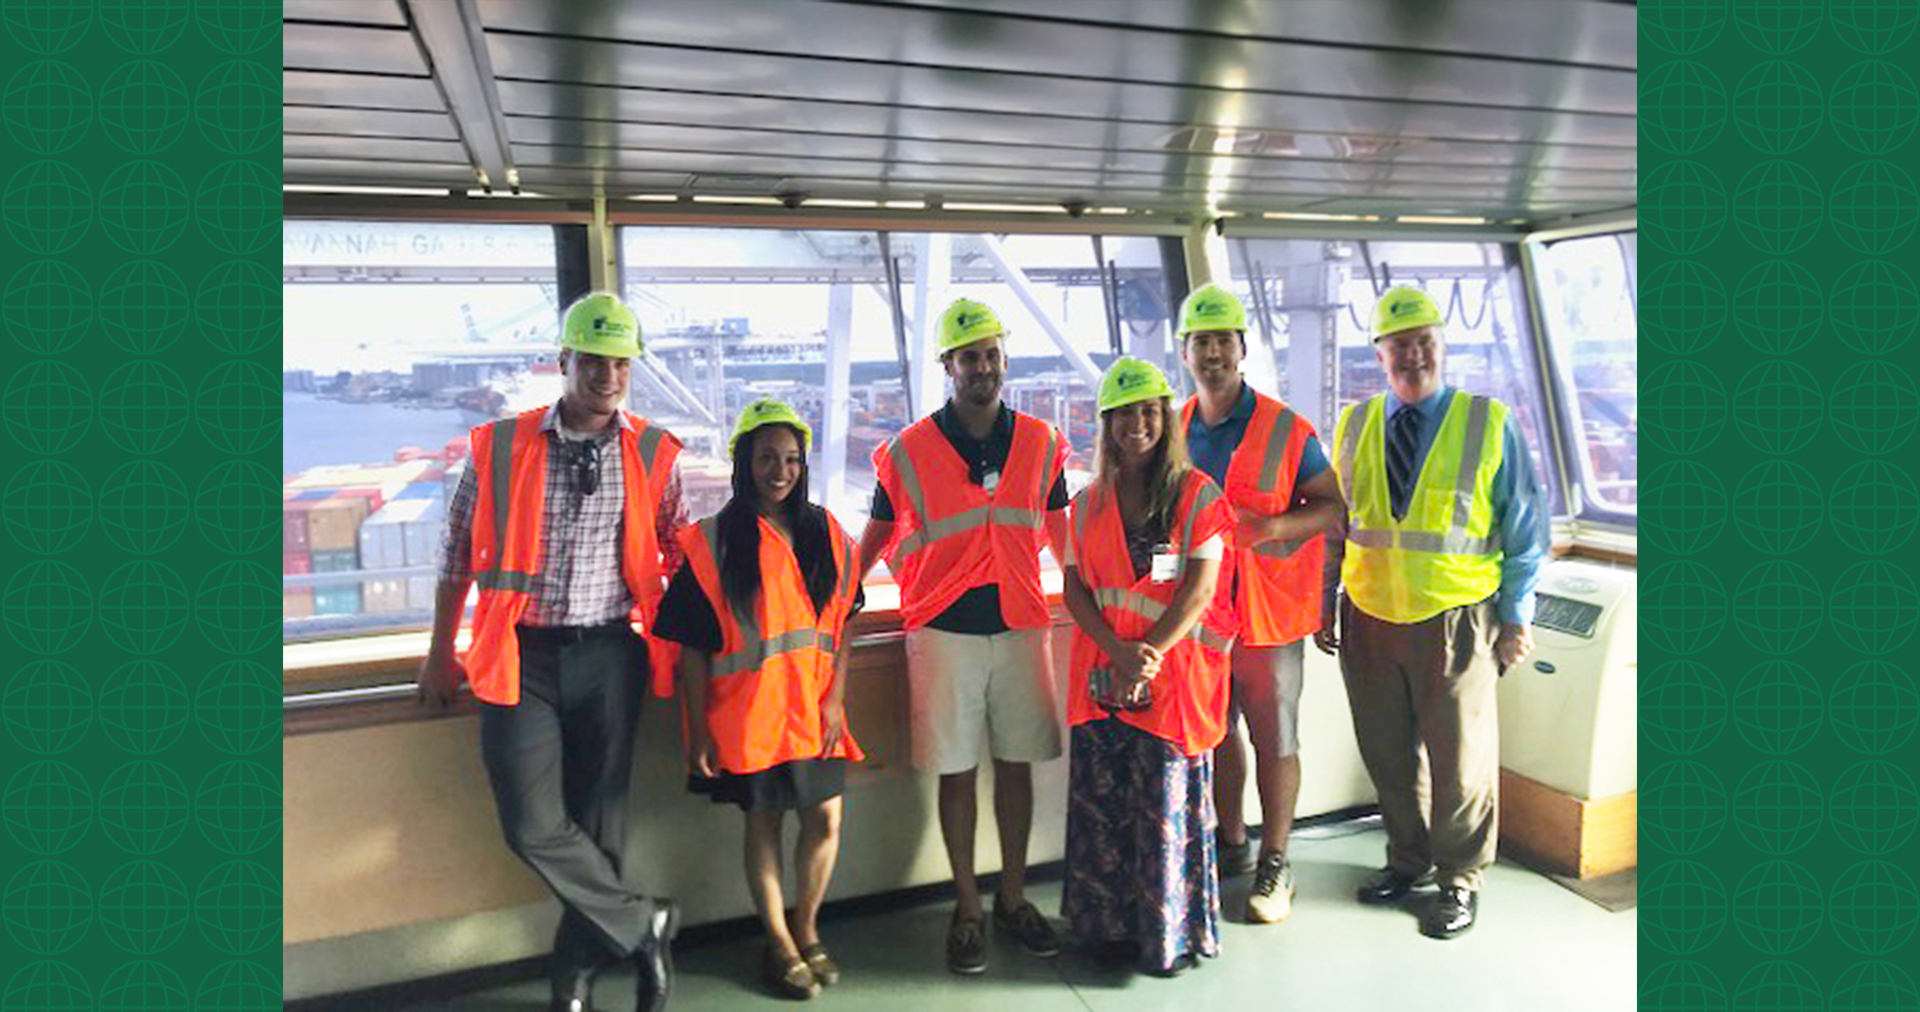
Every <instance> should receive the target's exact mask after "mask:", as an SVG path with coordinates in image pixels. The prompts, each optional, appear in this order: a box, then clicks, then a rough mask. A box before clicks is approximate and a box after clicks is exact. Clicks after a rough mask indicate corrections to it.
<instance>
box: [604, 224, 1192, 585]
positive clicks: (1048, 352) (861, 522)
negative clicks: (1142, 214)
mask: <svg viewBox="0 0 1920 1012" xmlns="http://www.w3.org/2000/svg"><path fill="white" fill-rule="evenodd" d="M619 250H620V256H621V273H620V284H621V289H622V292H623V294H624V296H625V297H626V298H627V299H628V300H629V301H630V302H631V304H632V305H633V306H634V307H635V309H636V311H637V312H638V313H639V315H640V320H641V326H642V328H643V330H644V331H645V332H646V334H647V348H648V360H647V362H646V363H645V366H646V368H645V369H644V371H636V373H635V377H636V378H635V382H634V395H633V396H634V403H635V409H636V410H638V411H639V412H641V413H642V414H645V415H647V416H649V417H652V418H655V419H658V420H660V421H661V422H662V423H663V424H665V425H666V426H667V427H668V428H670V429H672V430H673V431H674V432H675V433H676V434H677V435H679V436H680V437H681V439H682V441H683V442H685V444H686V446H687V449H686V451H685V452H684V453H683V455H682V457H681V460H682V462H683V476H684V480H685V482H686V487H687V497H688V506H689V510H690V512H691V514H692V515H693V516H694V517H695V518H698V517H702V516H705V515H708V514H711V513H713V512H715V511H717V510H719V508H720V507H721V506H722V505H724V504H725V502H726V499H727V496H728V495H729V476H730V474H731V464H730V463H729V460H728V456H727V451H726V444H725V440H726V437H727V435H728V434H730V433H731V431H732V424H733V420H734V418H735V417H736V416H737V415H738V413H739V411H740V410H741V409H742V408H743V407H745V406H746V404H747V403H748V402H749V401H751V400H753V399H755V398H758V397H777V398H779V399H781V400H784V401H786V402H788V403H789V404H791V405H792V406H793V407H794V408H795V409H796V410H798V411H799V412H800V414H801V416H802V417H803V418H805V419H806V420H807V422H808V424H809V425H811V426H813V427H814V439H815V443H814V452H813V454H812V456H811V458H810V461H809V464H810V471H811V475H810V488H809V493H810V494H811V496H812V498H813V499H814V501H815V502H818V503H821V504H822V505H825V506H826V507H828V508H829V509H831V510H832V511H833V513H834V515H835V516H836V517H838V518H839V520H840V522H841V524H842V525H843V526H845V527H846V529H847V530H848V531H849V532H853V533H856V534H857V532H859V531H860V529H861V528H862V527H864V526H865V524H866V522H867V518H868V513H869V509H870V506H871V503H872V498H873V486H874V473H873V466H872V463H871V462H872V458H873V452H874V450H875V449H876V448H878V447H879V446H880V445H881V444H883V443H884V442H886V441H887V440H889V439H892V438H893V437H894V436H896V435H898V434H899V433H900V431H901V430H902V429H903V428H905V427H906V426H907V425H908V424H909V423H911V422H912V421H913V420H914V419H916V418H920V417H923V416H925V415H927V414H928V413H930V412H931V411H932V410H933V409H934V408H936V407H938V406H939V405H940V404H941V403H942V402H944V401H945V399H946V396H947V381H946V378H945V374H944V372H943V371H942V369H941V366H940V362H939V358H938V354H937V349H936V348H935V346H934V338H933V336H932V330H933V328H934V326H935V325H936V324H935V322H934V321H937V320H938V318H939V316H940V313H941V311H942V310H944V309H945V308H946V306H947V304H948V303H950V302H951V301H952V300H953V299H955V298H960V297H966V298H972V299H978V300H980V301H982V302H985V303H986V304H987V305H989V306H991V307H992V308H993V309H994V311H995V312H996V313H997V314H998V315H999V316H1000V318H1001V322H1002V323H1003V324H1004V325H1005V327H1006V329H1007V333H1008V338H1007V344H1006V351H1007V355H1008V358H1009V363H1008V370H1007V377H1006V384H1005V387H1004V388H1003V397H1004V399H1005V401H1006V403H1007V404H1009V405H1011V406H1012V407H1014V408H1016V409H1018V410H1020V411H1024V412H1027V413H1028V414H1031V415H1034V416H1036V417H1038V418H1041V419H1043V420H1045V421H1047V422H1050V423H1052V424H1053V425H1055V426H1056V427H1058V428H1059V429H1060V430H1061V431H1062V432H1064V433H1065V434H1066V435H1067V439H1068V442H1069V444H1070V446H1071V448H1072V456H1071V457H1070V459H1069V461H1068V465H1067V466H1068V485H1069V490H1070V491H1077V490H1078V489H1079V488H1080V487H1081V486H1082V485H1083V484H1085V482H1086V481H1087V480H1089V479H1090V477H1091V473H1092V467H1093V439H1094V410H1093V407H1094V392H1095V388H1096V386H1097V382H1098V377H1099V374H1100V370H1102V369H1104V368H1105V367H1106V366H1107V365H1108V364H1109V363H1111V362H1112V360H1113V359H1114V358H1115V357H1116V356H1117V355H1119V354H1121V353H1123V352H1124V353H1129V354H1134V355H1139V356H1141V357H1144V358H1148V359H1150V360H1151V361H1156V362H1160V363H1162V364H1163V365H1165V366H1167V367H1168V368H1169V369H1170V370H1176V371H1177V370H1178V369H1179V368H1180V366H1179V361H1178V358H1177V357H1176V355H1175V352H1174V348H1173V342H1172V337H1171V334H1172V331H1171V328H1170V326H1169V320H1170V319H1171V316H1172V310H1171V309H1170V308H1169V305H1170V301H1171V300H1170V298H1169V294H1168V290H1167V272H1166V269H1165V263H1164V257H1163V244H1162V242H1161V240H1159V239H1157V238H1153V237H1145V236H1115V235H1103V236H1100V237H1098V238H1095V237H1093V236H1090V235H1019V234H1011V235H1003V234H966V233H950V232H929V233H917V232H888V233H880V232H874V231H864V230H833V229H814V230H795V229H771V228H738V227H736V228H692V227H666V226H660V227H655V226H644V225H635V226H626V227H622V228H621V229H620V233H619ZM922 335H925V336H924V337H923V336H922ZM1169 375H1177V372H1170V373H1169ZM1043 566H1046V567H1048V568H1051V567H1052V566H1053V560H1052V557H1051V555H1050V554H1045V555H1043ZM868 598H869V602H870V606H871V607H873V608H875V609H878V610H885V609H888V608H891V607H892V606H893V605H894V604H895V603H896V601H897V593H896V591H895V589H894V587H893V584H892V579H891V577H890V576H889V575H888V574H887V572H886V568H885V566H881V567H878V568H876V570H875V571H874V574H873V575H872V576H871V577H870V578H869V584H868Z"/></svg>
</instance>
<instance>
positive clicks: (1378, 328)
mask: <svg viewBox="0 0 1920 1012" xmlns="http://www.w3.org/2000/svg"><path fill="white" fill-rule="evenodd" d="M1444 321H1445V317H1443V316H1441V315H1440V306H1439V304H1438V303H1435V302H1434V301H1433V296H1431V295H1428V294H1427V293H1426V292H1423V291H1421V290H1420V289H1418V288H1408V287H1407V286H1405V285H1397V286H1395V287H1393V288H1389V289H1387V290H1386V291H1385V292H1384V293H1382V294H1381V296H1380V301H1379V302H1376V303H1374V304H1373V337H1374V339H1375V340H1379V339H1380V338H1383V337H1386V336H1388V335H1390V334H1398V333H1400V332H1401V331H1403V330H1412V329H1413V328H1415V327H1438V326H1439V325H1440V324H1441V323H1442V322H1444Z"/></svg>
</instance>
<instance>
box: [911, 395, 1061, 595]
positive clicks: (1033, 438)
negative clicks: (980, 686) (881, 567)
mask: <svg viewBox="0 0 1920 1012" xmlns="http://www.w3.org/2000/svg"><path fill="white" fill-rule="evenodd" d="M1066 466H1067V441H1066V440H1065V439H1064V438H1062V437H1061V435H1060V432H1059V430H1057V429H1055V428H1054V427H1053V426H1051V425H1048V424H1047V423H1045V422H1043V421H1040V420H1039V419H1037V418H1034V417H1032V416H1030V415H1024V414H1021V413H1020V412H1017V411H1016V412H1014V415H1013V446H1012V447H1011V448H1010V449H1009V450H1008V452H1007V462H1006V464H1005V466H1004V469H1003V470H1002V472H1001V474H1000V478H999V482H998V484H997V485H996V486H995V487H994V489H993V490H992V491H988V490H987V489H985V488H983V487H981V486H979V485H976V484H974V483H973V481H972V480H971V478H970V476H969V474H968V469H967V462H966V461H965V460H962V459H960V455H959V454H958V453H956V452H954V449H953V444H952V443H950V442H948V441H947V437H946V434H945V433H943V432H941V431H940V425H939V423H937V422H935V421H934V420H933V419H932V418H931V417H928V418H922V419H921V420H919V421H917V422H915V423H913V424H912V425H909V426H907V429H906V431H905V432H902V433H900V435H899V436H898V437H896V438H895V439H894V440H893V441H892V442H889V443H886V444H884V445H882V446H880V447H879V448H878V449H876V450H874V451H873V469H874V474H875V476H876V478H877V480H878V481H879V483H880V486H881V487H882V488H885V489H886V490H887V498H888V499H889V500H891V501H892V503H893V508H894V517H895V522H896V523H898V524H899V525H900V527H899V531H898V537H897V538H896V539H895V540H894V542H893V546H892V548H891V549H890V551H889V554H888V555H887V564H888V566H890V567H891V568H892V569H893V573H894V576H895V577H896V578H897V579H898V580H899V581H900V622H901V625H902V626H903V627H905V628H907V629H918V628H920V627H921V626H924V625H926V624H927V622H928V621H929V620H930V619H932V618H933V617H934V616H936V615H939V614H940V613H941V612H943V611H945V610H947V607H948V606H949V605H951V604H953V602H955V601H957V600H959V599H960V595H962V594H964V593H966V592H967V591H969V590H971V589H973V588H974V587H978V586H981V585H984V584H988V583H996V584H999V586H1000V611H1001V614H1002V616H1003V617H1004V619H1005V621H1006V623H1007V626H1008V628H1011V629H1040V628H1045V627H1046V626H1049V625H1051V624H1052V621H1053V619H1052V615H1051V613H1050V612H1049V611H1048V610H1047V599H1046V595H1045V594H1043V593H1041V590H1040V549H1041V546H1043V545H1044V544H1046V519H1047V493H1049V492H1051V491H1053V485H1054V483H1055V482H1056V481H1058V480H1060V475H1061V474H1062V472H1063V471H1064V470H1065V469H1066Z"/></svg>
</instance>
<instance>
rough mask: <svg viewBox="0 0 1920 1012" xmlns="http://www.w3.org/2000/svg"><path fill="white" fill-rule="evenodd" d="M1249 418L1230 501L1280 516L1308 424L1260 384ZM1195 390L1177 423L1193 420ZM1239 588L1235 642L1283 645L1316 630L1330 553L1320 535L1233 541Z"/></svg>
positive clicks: (1289, 501) (1232, 473) (1237, 451)
mask: <svg viewBox="0 0 1920 1012" xmlns="http://www.w3.org/2000/svg"><path fill="white" fill-rule="evenodd" d="M1253 398H1254V404H1253V417H1252V418H1250V419H1248V420H1247V431H1246V434H1245V435H1244V436H1242V437H1241V438H1240V445H1239V446H1236V447H1234V450H1233V459H1232V460H1231V461H1230V462H1229V463H1228V464H1227V487H1226V493H1227V502H1229V503H1231V504H1233V505H1234V506H1243V507H1245V508H1247V509H1250V510H1252V511H1253V512H1255V513H1258V514H1260V515H1262V516H1278V515H1280V514H1282V513H1285V512H1286V511H1287V510H1288V509H1289V508H1290V507H1292V505H1293V500H1294V493H1293V479H1294V477H1295V476H1296V475H1298V474H1299V473H1300V454H1301V453H1302V452H1304V451H1305V450H1306V446H1307V440H1308V439H1310V438H1312V437H1313V435H1314V431H1313V424H1312V423H1310V422H1308V421H1307V420H1306V419H1304V418H1302V417H1300V416H1299V415H1297V414H1295V413H1294V411H1293V409H1292V408H1290V407H1287V406H1286V405H1285V404H1283V403H1281V402H1280V401H1277V400H1275V399H1273V398H1271V397H1268V396H1267V395H1265V394H1263V393H1261V392H1259V391H1258V390H1256V391H1254V393H1253ZM1199 403H1200V399H1199V398H1198V397H1189V398H1187V403H1186V404H1184V405H1182V406H1181V408H1180V424H1181V425H1182V426H1188V425H1191V424H1192V421H1193V412H1194V410H1195V408H1197V407H1198V405H1199ZM1234 556H1235V561H1236V562H1237V563H1238V564H1239V567H1240V569H1239V572H1240V589H1239V591H1238V593H1237V594H1236V595H1235V597H1234V602H1233V606H1234V610H1235V611H1237V612H1239V615H1240V642H1242V643H1245V644H1247V645H1249V646H1260V647H1269V646H1280V645H1282V644H1286V643H1292V642H1294V641H1295V640H1298V639H1302V638H1304V637H1307V636H1311V635H1313V634H1314V633H1315V632H1318V631H1319V629H1320V624H1321V616H1320V580H1321V574H1320V569H1321V566H1322V565H1323V564H1324V563H1325V561H1326V557H1327V539H1326V536H1325V535H1323V534H1315V535H1314V536H1313V537H1310V538H1306V539H1304V540H1298V541H1263V542H1261V543H1259V544H1257V545H1254V546H1252V547H1250V548H1249V547H1236V548H1235V550H1234Z"/></svg>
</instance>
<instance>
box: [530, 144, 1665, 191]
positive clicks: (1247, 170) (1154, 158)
mask: <svg viewBox="0 0 1920 1012" xmlns="http://www.w3.org/2000/svg"><path fill="white" fill-rule="evenodd" d="M717 133H718V135H719V136H717V137H715V138H713V140H714V143H715V145H716V146H712V147H700V146H697V139H696V146H685V147H676V146H673V145H672V144H670V143H668V142H667V140H666V138H663V137H659V136H658V134H655V135H654V136H655V137H656V138H657V140H656V143H653V144H649V145H644V146H639V145H636V146H629V147H623V148H599V147H579V146H557V145H540V144H516V145H515V146H514V159H515V161H516V162H517V163H531V164H544V165H578V166H597V167H613V166H618V165H622V164H632V162H633V160H634V159H636V158H637V157H640V156H641V155H642V154H645V155H648V156H652V155H672V156H674V157H677V158H679V159H681V160H683V161H684V160H692V159H704V160H708V161H711V162H713V163H714V164H732V163H733V162H734V160H736V159H746V158H767V157H783V158H788V159H792V160H794V161H795V162H796V163H799V162H807V163H813V165H814V168H812V169H809V170H808V171H817V172H826V173H832V174H836V175H838V174H845V173H848V172H855V171H864V172H867V173H869V174H871V175H875V176H878V175H880V174H882V173H885V172H886V171H887V170H888V168H889V167H891V166H906V165H918V166H938V167H940V168H941V169H943V170H946V172H947V173H948V174H949V175H951V174H955V173H961V172H966V173H977V174H981V175H992V176H995V177H998V178H1024V179H1028V180H1031V181H1032V182H1033V183H1034V184H1035V185H1043V184H1044V185H1046V186H1048V187H1058V186H1062V185H1069V186H1070V185H1076V184H1077V181H1082V180H1088V179H1091V178H1096V177H1097V178H1100V179H1119V178H1126V177H1133V178H1134V179H1135V181H1136V182H1139V183H1142V184H1148V183H1153V182H1159V183H1160V184H1162V185H1168V186H1172V185H1176V184H1180V185H1184V186H1185V187H1187V188H1189V189H1199V190H1201V191H1205V190H1206V189H1208V188H1209V186H1211V185H1212V184H1213V183H1214V182H1215V180H1216V179H1224V180H1225V181H1226V183H1227V185H1228V186H1229V187H1231V186H1234V185H1238V184H1240V183H1242V182H1245V183H1247V184H1249V185H1251V184H1280V183H1286V182H1289V181H1309V182H1362V181H1368V180H1379V179H1393V180H1398V181H1400V182H1409V183H1410V182H1426V183H1432V184H1435V185H1441V184H1446V183H1474V184H1481V185H1499V186H1521V185H1552V186H1556V187H1563V188H1568V189H1589V190H1604V191H1613V192H1631V191H1632V190H1633V188H1634V183H1635V180H1634V177H1633V174H1632V173H1618V172H1581V171H1562V170H1543V169H1539V168H1534V167H1527V166H1512V167H1478V168H1462V167H1458V166H1408V165H1395V164H1391V163H1381V164H1374V165H1362V164H1353V163H1342V162H1324V161H1323V162H1310V161H1300V160H1295V159H1237V160H1234V161H1232V162H1231V163H1229V164H1228V165H1227V166H1226V168H1225V169H1224V170H1221V173H1222V174H1220V175H1216V168H1215V159H1212V158H1200V157H1192V156H1186V155H1164V154H1162V155H1136V156H1131V157H1127V158H1103V157H1101V156H1099V155H1098V154H1097V153H1090V154H1088V155H1083V156H1080V157H1076V158H1072V159H1066V158H1050V159H1040V160H1022V159H1018V158H1016V157H1009V153H1008V152H1006V151H1004V150H1003V149H996V148H992V147H990V146H985V145H979V146H974V147H973V150H970V151H968V150H962V146H958V145H931V144H925V143H918V142H916V143H914V144H903V145H899V146H897V147H894V148H890V149H888V150H886V151H883V152H875V153H848V152H833V153H829V152H826V151H822V150H817V149H809V148H807V147H806V146H805V145H803V144H797V143H789V144H787V145H784V147H783V146H776V145H762V144H757V143H750V144H741V145H732V146H729V145H728V139H729V135H727V134H726V133H725V132H724V131H720V132H717ZM790 140H791V139H790Z"/></svg>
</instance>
